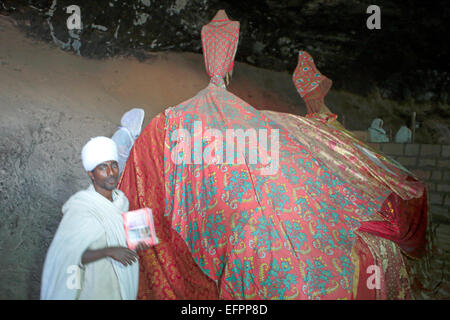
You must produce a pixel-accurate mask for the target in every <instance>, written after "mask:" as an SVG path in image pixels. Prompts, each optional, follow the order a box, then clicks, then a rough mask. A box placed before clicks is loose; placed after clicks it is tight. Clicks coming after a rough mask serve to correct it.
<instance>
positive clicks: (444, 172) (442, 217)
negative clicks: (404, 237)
mask: <svg viewBox="0 0 450 320" xmlns="http://www.w3.org/2000/svg"><path fill="white" fill-rule="evenodd" d="M369 145H370V146H372V147H373V148H375V149H377V150H380V151H381V152H382V153H384V154H385V155H387V156H390V157H391V158H393V159H394V160H397V161H398V162H400V163H401V164H402V165H403V166H405V167H406V168H407V169H408V170H410V171H411V172H412V173H414V174H415V175H416V176H417V177H418V178H419V179H421V180H422V181H424V182H425V183H426V184H427V188H428V198H429V204H430V212H431V214H432V217H433V222H436V223H446V224H450V145H439V144H414V143H412V144H402V143H369Z"/></svg>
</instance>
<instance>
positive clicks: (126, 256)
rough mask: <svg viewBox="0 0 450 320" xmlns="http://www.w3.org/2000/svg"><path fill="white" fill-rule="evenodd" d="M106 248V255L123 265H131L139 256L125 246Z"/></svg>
mask: <svg viewBox="0 0 450 320" xmlns="http://www.w3.org/2000/svg"><path fill="white" fill-rule="evenodd" d="M107 250H108V257H110V258H112V259H114V260H116V261H119V262H120V263H122V264H123V265H124V266H131V265H132V264H133V263H134V262H136V261H137V260H138V258H139V257H138V255H137V254H136V252H134V251H132V250H130V249H128V248H125V247H109V248H107Z"/></svg>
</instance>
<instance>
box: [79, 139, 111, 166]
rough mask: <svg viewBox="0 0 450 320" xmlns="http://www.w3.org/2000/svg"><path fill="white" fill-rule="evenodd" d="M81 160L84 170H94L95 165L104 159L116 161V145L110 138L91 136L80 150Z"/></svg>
mask: <svg viewBox="0 0 450 320" xmlns="http://www.w3.org/2000/svg"><path fill="white" fill-rule="evenodd" d="M81 160H82V162H83V167H84V170H86V171H92V170H94V169H95V167H96V166H98V165H99V164H100V163H102V162H105V161H111V160H115V161H118V160H119V155H118V152H117V146H116V144H115V143H114V141H113V140H112V139H110V138H107V137H95V138H91V140H89V141H88V142H87V143H86V144H85V145H84V147H83V149H82V150H81Z"/></svg>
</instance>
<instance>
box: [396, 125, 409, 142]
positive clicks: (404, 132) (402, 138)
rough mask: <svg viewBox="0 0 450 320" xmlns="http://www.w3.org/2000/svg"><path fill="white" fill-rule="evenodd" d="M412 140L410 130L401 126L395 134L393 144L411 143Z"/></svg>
mask: <svg viewBox="0 0 450 320" xmlns="http://www.w3.org/2000/svg"><path fill="white" fill-rule="evenodd" d="M411 140H412V132H411V130H410V129H409V128H408V127H407V126H405V125H403V126H401V127H400V129H398V131H397V134H396V135H395V142H397V143H411Z"/></svg>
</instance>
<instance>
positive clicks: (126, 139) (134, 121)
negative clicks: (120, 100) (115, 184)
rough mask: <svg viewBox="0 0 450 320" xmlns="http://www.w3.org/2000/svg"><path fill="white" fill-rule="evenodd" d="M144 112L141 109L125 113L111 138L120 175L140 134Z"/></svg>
mask: <svg viewBox="0 0 450 320" xmlns="http://www.w3.org/2000/svg"><path fill="white" fill-rule="evenodd" d="M144 116H145V112H144V110H143V109H139V108H134V109H131V110H129V111H128V112H126V113H125V114H124V115H123V116H122V119H121V121H120V124H121V125H122V126H121V127H119V129H118V130H117V131H116V133H114V135H113V136H112V138H111V139H112V140H113V141H114V142H115V143H116V145H117V149H118V153H119V160H118V163H119V171H120V173H122V171H123V168H124V167H125V163H126V162H127V160H128V157H129V155H130V151H131V148H132V147H133V144H134V141H135V140H136V139H137V137H138V136H139V134H140V133H141V129H142V123H143V122H144Z"/></svg>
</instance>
